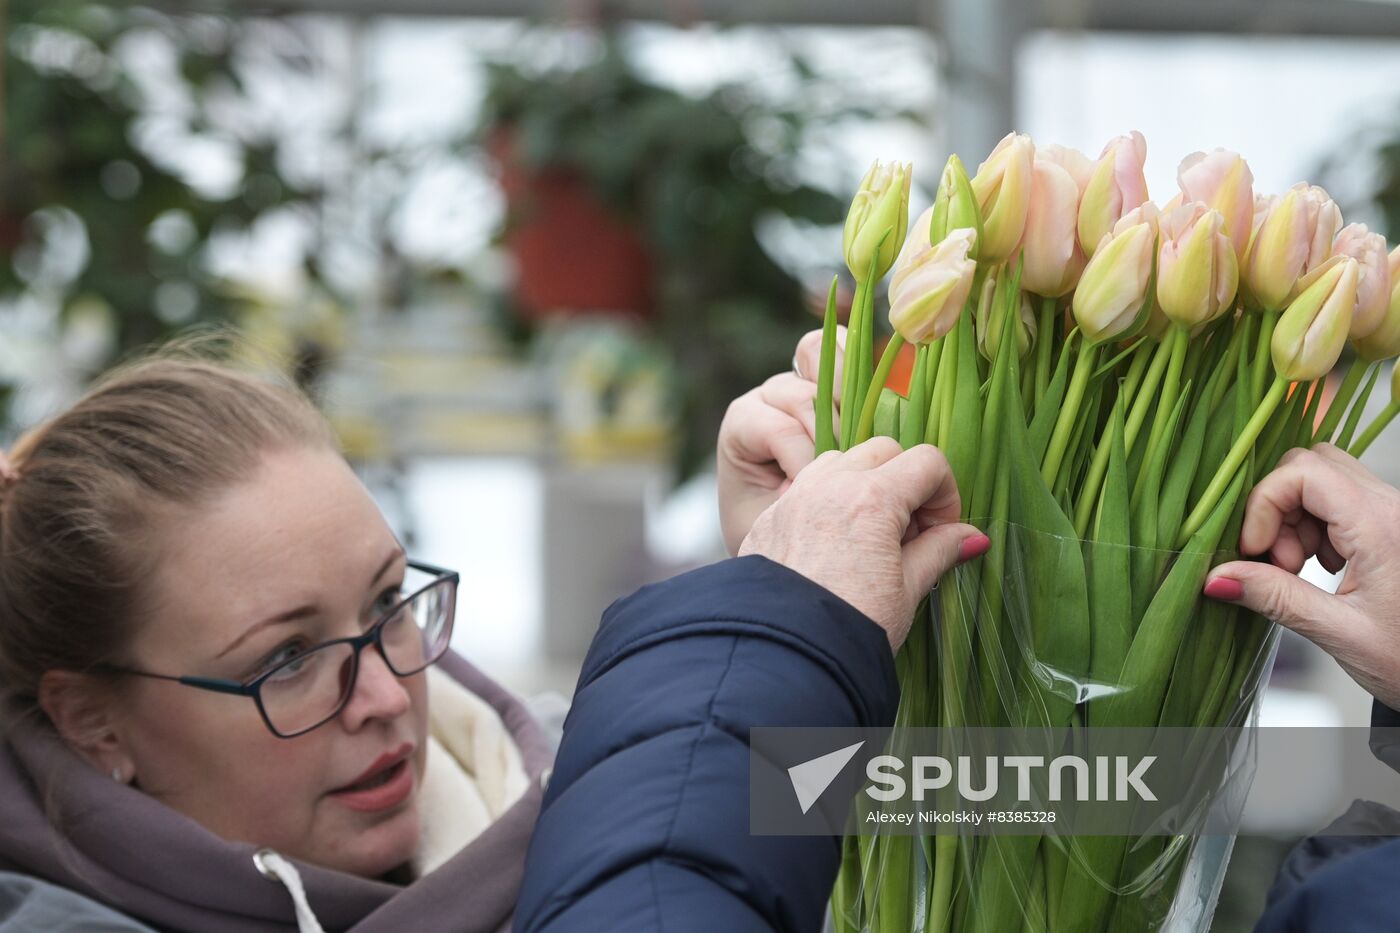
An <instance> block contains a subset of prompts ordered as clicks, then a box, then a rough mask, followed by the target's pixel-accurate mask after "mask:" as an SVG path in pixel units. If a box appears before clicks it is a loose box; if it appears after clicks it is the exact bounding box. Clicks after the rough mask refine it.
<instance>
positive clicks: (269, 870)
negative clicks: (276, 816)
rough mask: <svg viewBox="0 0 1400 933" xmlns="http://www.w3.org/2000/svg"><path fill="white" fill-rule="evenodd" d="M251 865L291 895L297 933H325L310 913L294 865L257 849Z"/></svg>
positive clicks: (304, 890) (304, 892)
mask: <svg viewBox="0 0 1400 933" xmlns="http://www.w3.org/2000/svg"><path fill="white" fill-rule="evenodd" d="M253 864H254V865H255V866H257V869H258V872H259V873H260V874H261V875H262V876H263V877H264V878H266V879H267V880H269V881H279V882H281V883H282V884H283V885H284V886H285V887H286V888H287V891H288V892H289V893H290V894H291V895H292V904H293V905H295V907H296V911H297V930H298V931H299V933H326V931H325V930H324V929H323V928H322V927H321V923H320V921H319V920H317V919H316V915H315V914H314V913H312V912H311V905H310V904H309V903H308V902H307V900H306V887H305V886H304V885H303V884H302V883H301V874H300V873H299V872H297V868H296V866H295V865H293V864H292V863H291V862H289V861H287V860H286V859H284V858H283V857H282V856H280V855H278V854H277V853H276V852H274V851H272V850H271V849H259V850H258V851H257V852H255V853H253Z"/></svg>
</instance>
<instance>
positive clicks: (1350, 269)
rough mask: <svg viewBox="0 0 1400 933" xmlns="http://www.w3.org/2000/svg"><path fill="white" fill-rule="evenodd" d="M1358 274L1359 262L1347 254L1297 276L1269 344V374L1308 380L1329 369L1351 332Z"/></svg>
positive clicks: (1339, 354)
mask: <svg viewBox="0 0 1400 933" xmlns="http://www.w3.org/2000/svg"><path fill="white" fill-rule="evenodd" d="M1359 278H1360V264H1359V263H1358V262H1357V261H1356V260H1355V259H1352V258H1351V257H1350V256H1333V257H1332V258H1331V259H1329V260H1327V261H1326V262H1324V263H1323V264H1322V265H1320V266H1318V267H1317V268H1316V269H1314V270H1313V271H1312V272H1310V273H1308V274H1307V275H1306V276H1304V277H1303V279H1302V280H1301V282H1300V283H1299V284H1300V285H1301V291H1300V292H1299V293H1298V297H1297V298H1294V299H1293V301H1292V303H1290V304H1289V306H1288V308H1287V309H1286V310H1285V311H1284V312H1283V314H1282V315H1281V316H1280V317H1279V319H1278V326H1277V327H1275V328H1274V337H1273V341H1272V342H1271V343H1270V344H1269V350H1270V353H1271V355H1272V356H1273V361H1274V371H1275V372H1277V373H1278V374H1279V375H1280V376H1282V377H1283V378H1284V379H1287V380H1288V381H1290V382H1311V381H1312V380H1314V379H1320V378H1321V377H1323V376H1325V375H1327V373H1329V372H1331V371H1332V367H1333V366H1335V365H1337V358H1338V357H1339V356H1341V354H1342V348H1343V347H1345V346H1346V342H1347V335H1348V334H1349V333H1350V332H1351V318H1352V313H1353V312H1354V311H1355V310H1356V284H1357V280H1358V279H1359Z"/></svg>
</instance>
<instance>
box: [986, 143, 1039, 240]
mask: <svg viewBox="0 0 1400 933" xmlns="http://www.w3.org/2000/svg"><path fill="white" fill-rule="evenodd" d="M1034 163H1035V145H1034V144H1033V143H1032V142H1031V138H1030V137H1029V136H1027V135H1025V134H1024V133H1007V134H1006V136H1005V137H1004V138H1003V139H1002V141H1001V142H999V143H997V146H996V148H995V149H993V150H992V152H991V155H989V156H987V160H986V161H985V162H983V163H982V164H981V165H979V166H978V167H977V174H976V175H974V176H972V191H973V193H974V194H976V195H977V206H978V208H979V209H980V210H981V212H982V239H981V241H980V242H979V243H978V245H977V258H978V259H979V260H981V261H982V262H986V263H997V262H1002V261H1003V260H1006V259H1008V258H1010V256H1011V254H1012V253H1013V252H1014V251H1015V249H1016V244H1018V243H1020V242H1021V234H1022V233H1024V232H1025V229H1026V209H1027V208H1028V207H1029V205H1030V196H1031V169H1032V166H1033V165H1034Z"/></svg>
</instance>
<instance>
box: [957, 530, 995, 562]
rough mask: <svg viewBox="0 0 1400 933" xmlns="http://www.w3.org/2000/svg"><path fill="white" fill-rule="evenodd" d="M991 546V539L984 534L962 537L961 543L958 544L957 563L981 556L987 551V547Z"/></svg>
mask: <svg viewBox="0 0 1400 933" xmlns="http://www.w3.org/2000/svg"><path fill="white" fill-rule="evenodd" d="M991 546H992V539H991V538H989V537H987V536H986V535H973V536H972V537H970V538H964V539H963V543H962V544H960V545H958V563H960V564H962V563H966V562H967V561H970V560H972V559H973V558H974V557H981V556H982V555H983V554H985V553H987V549H988V548H990V547H991Z"/></svg>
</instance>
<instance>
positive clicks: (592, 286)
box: [470, 22, 919, 480]
mask: <svg viewBox="0 0 1400 933" xmlns="http://www.w3.org/2000/svg"><path fill="white" fill-rule="evenodd" d="M555 43H556V38H555V37H554V36H552V35H550V34H548V33H544V34H538V33H537V34H534V35H527V36H525V37H524V38H523V39H522V41H521V42H519V43H518V44H517V45H516V46H515V47H514V51H513V52H512V54H511V56H510V57H509V58H508V59H502V60H497V61H494V62H492V63H490V64H489V65H488V80H487V90H486V94H485V103H484V106H483V109H482V113H481V117H480V122H479V125H478V127H477V130H476V132H475V133H474V134H473V135H472V138H471V141H470V145H472V146H480V145H485V146H486V147H487V148H488V149H489V151H491V152H492V153H493V154H494V156H495V157H496V160H497V162H498V164H499V166H500V171H501V175H502V179H503V184H504V187H505V190H506V193H507V198H508V210H507V214H506V216H505V218H504V224H503V227H502V230H501V237H502V241H503V242H504V244H505V246H506V248H507V249H508V251H509V252H510V253H511V255H512V256H513V258H514V259H515V262H516V268H517V278H516V282H517V285H516V288H515V290H514V292H513V293H511V294H510V295H508V296H505V297H506V298H507V301H508V302H509V303H510V305H511V307H512V313H513V317H514V319H515V320H516V321H520V322H524V323H525V324H526V332H527V333H528V330H529V325H530V324H532V323H535V322H538V321H540V320H542V319H545V318H548V317H550V316H551V315H552V314H558V313H564V314H568V313H577V312H579V311H594V312H604V313H625V314H630V315H632V316H634V317H636V318H638V319H641V320H643V321H646V322H648V323H649V324H650V329H651V332H652V333H653V334H654V336H655V338H656V340H657V341H658V343H659V344H660V345H661V346H662V347H663V348H664V350H665V351H666V353H667V354H668V355H669V357H670V358H671V360H672V362H673V364H674V365H673V369H672V376H673V379H674V385H673V389H674V391H675V397H676V399H677V400H678V406H677V407H675V408H674V414H675V417H676V419H677V423H678V424H679V425H680V433H679V438H678V440H679V449H678V451H677V461H676V462H677V465H678V475H677V478H678V480H683V479H685V478H686V477H688V476H690V475H691V474H693V473H694V472H695V471H696V470H697V469H698V468H699V467H700V466H702V465H703V463H704V461H705V460H706V459H707V458H708V457H710V456H711V455H712V454H713V449H714V438H715V434H716V432H717V430H718V427H719V422H720V419H721V417H722V416H723V414H724V409H725V407H726V406H727V405H728V403H729V401H730V400H731V399H733V398H735V397H736V396H738V395H740V394H742V393H743V392H744V391H746V390H748V389H749V388H752V387H753V386H755V385H757V384H758V383H760V382H762V381H763V380H764V379H765V378H766V377H768V376H770V375H772V374H773V373H775V372H780V371H782V370H783V369H784V368H786V366H787V364H788V361H789V359H790V357H791V355H792V347H793V345H794V343H795V341H796V339H797V338H798V337H799V336H800V335H801V334H802V333H803V332H804V331H806V330H808V329H811V328H812V327H813V326H815V322H816V320H817V319H816V318H815V317H814V315H813V311H812V308H811V303H812V299H811V296H810V294H809V288H808V284H809V283H804V282H803V281H802V280H801V279H800V278H799V275H800V270H795V269H793V268H792V267H791V266H790V265H787V266H785V265H784V264H783V262H781V261H780V260H779V259H778V258H776V257H775V256H774V254H773V252H772V251H771V249H770V246H769V245H768V243H769V241H770V238H769V237H767V236H766V235H765V234H766V233H767V232H768V231H767V228H768V227H769V226H771V225H772V224H773V223H774V222H781V223H783V224H787V225H798V226H807V227H820V226H822V225H827V226H830V225H835V224H839V223H841V221H842V220H843V219H844V216H845V209H846V198H845V196H844V195H838V194H837V193H835V192H833V191H832V190H830V189H828V188H824V187H820V186H817V185H814V184H812V183H809V182H807V181H805V180H804V179H803V177H802V175H801V171H800V165H799V162H800V157H801V154H802V152H803V151H804V150H805V149H807V148H808V147H809V146H810V145H811V138H810V136H811V130H812V127H813V126H814V125H820V126H823V127H825V126H830V125H832V124H833V123H836V122H839V121H842V120H862V119H864V120H876V119H904V120H908V121H911V122H917V121H918V119H919V117H918V115H917V114H913V113H908V112H900V111H898V110H897V109H895V108H893V107H888V106H879V105H875V104H872V103H870V102H868V101H866V102H861V101H859V100H856V101H851V100H850V99H849V98H850V97H851V95H850V94H849V93H845V94H842V93H839V92H837V91H835V90H834V89H833V88H831V87H830V86H828V84H827V82H824V81H822V80H821V79H820V78H819V76H818V74H817V72H816V71H815V70H814V69H813V68H812V66H811V64H810V63H809V62H808V61H807V60H806V58H805V57H804V56H802V55H801V54H800V53H796V52H793V53H790V54H789V55H788V57H787V61H786V62H785V63H784V64H786V65H787V66H788V67H790V68H791V69H792V70H793V72H794V73H795V74H796V75H798V76H799V78H800V81H799V83H798V85H797V86H798V87H799V88H800V89H801V90H800V93H799V94H798V95H795V96H793V97H791V98H789V99H787V100H773V99H770V98H765V97H763V96H760V95H759V94H757V93H755V92H754V91H753V90H752V89H751V88H748V87H744V86H741V85H739V84H723V85H721V86H719V87H717V88H714V89H712V90H709V91H707V92H705V93H702V94H688V93H684V92H681V91H678V90H676V89H674V88H670V87H664V86H662V85H660V84H658V83H655V82H653V81H651V80H648V79H647V78H645V77H643V75H642V74H640V73H639V71H638V69H637V67H636V65H635V64H634V63H633V62H632V61H631V60H630V58H629V57H628V55H627V52H626V47H625V45H624V43H623V40H622V37H621V35H620V34H619V31H618V29H617V28H616V26H615V25H614V24H609V23H606V22H605V23H603V24H602V26H601V28H600V31H599V32H598V33H597V36H596V43H595V44H594V45H593V46H592V49H591V51H590V53H589V54H587V55H586V57H584V59H583V60H582V61H577V62H574V63H572V64H565V65H558V64H554V63H553V61H554V57H553V56H551V55H550V54H549V50H550V46H551V45H554V44H555ZM542 53H543V54H542ZM542 61H543V62H546V63H549V64H545V65H541V62H542ZM822 291H823V292H824V289H822Z"/></svg>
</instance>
